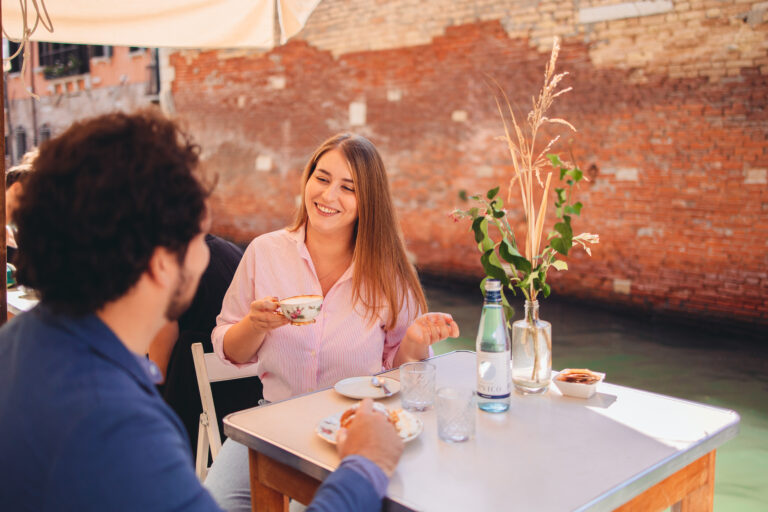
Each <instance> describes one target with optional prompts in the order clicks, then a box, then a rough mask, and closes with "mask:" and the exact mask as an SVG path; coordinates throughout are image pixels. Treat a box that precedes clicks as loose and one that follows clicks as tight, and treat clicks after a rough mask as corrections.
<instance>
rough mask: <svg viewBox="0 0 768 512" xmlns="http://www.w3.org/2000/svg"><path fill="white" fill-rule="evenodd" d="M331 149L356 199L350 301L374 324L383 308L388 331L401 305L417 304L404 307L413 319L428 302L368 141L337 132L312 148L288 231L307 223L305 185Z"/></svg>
mask: <svg viewBox="0 0 768 512" xmlns="http://www.w3.org/2000/svg"><path fill="white" fill-rule="evenodd" d="M333 149H338V150H339V151H341V153H342V155H344V158H346V160H347V162H348V164H349V168H350V171H351V173H352V181H353V182H354V184H355V196H356V198H357V222H356V223H355V230H354V235H353V237H354V244H355V248H354V254H353V258H354V262H355V270H354V274H353V277H352V286H353V300H354V301H356V302H357V301H360V302H362V304H363V305H365V307H366V308H367V310H368V318H369V320H370V321H373V320H375V319H376V317H377V315H378V313H379V311H381V309H382V308H383V307H385V306H387V307H388V309H389V318H387V319H386V326H385V329H387V330H390V329H392V328H394V326H395V325H396V323H397V315H398V313H399V312H400V310H401V309H402V307H403V305H404V304H405V301H411V300H412V299H413V300H414V301H415V302H416V304H409V306H410V308H411V311H412V313H413V314H414V318H415V316H418V314H419V312H421V313H424V312H426V311H427V301H426V299H425V298H424V291H423V290H422V289H421V283H419V278H418V276H417V274H416V270H415V269H414V268H413V265H411V264H410V262H409V261H408V258H407V256H406V254H405V244H404V242H403V236H402V234H401V232H400V226H399V224H398V221H397V214H396V213H395V208H394V206H393V204H392V198H391V196H390V193H389V182H388V181H387V172H386V170H385V168H384V162H383V161H382V159H381V156H380V155H379V152H378V151H377V150H376V147H375V146H374V145H373V144H372V143H371V141H369V140H368V139H366V138H365V137H362V136H360V135H353V134H351V133H340V134H338V135H334V136H333V137H331V138H330V139H328V140H326V141H325V142H323V144H322V145H321V146H320V147H319V148H317V149H316V150H315V153H314V154H313V155H312V158H310V160H309V162H307V166H306V167H305V168H304V174H303V175H302V178H301V199H302V200H301V203H300V206H299V210H298V212H297V213H296V220H295V221H294V223H293V225H292V226H291V227H290V228H288V229H289V230H290V231H296V230H297V229H299V228H301V227H302V226H305V225H306V223H307V220H308V216H307V207H306V204H305V203H304V191H305V189H306V187H307V182H308V181H309V179H310V178H311V177H312V173H314V172H315V167H317V162H318V160H320V157H322V156H323V155H324V154H325V153H327V152H328V151H330V150H333ZM409 292H410V293H409ZM414 306H416V307H415V308H414Z"/></svg>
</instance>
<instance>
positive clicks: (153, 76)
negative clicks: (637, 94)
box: [146, 49, 160, 96]
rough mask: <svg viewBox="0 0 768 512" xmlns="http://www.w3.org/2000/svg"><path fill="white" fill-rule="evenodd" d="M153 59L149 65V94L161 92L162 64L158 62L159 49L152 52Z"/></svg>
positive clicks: (147, 91)
mask: <svg viewBox="0 0 768 512" xmlns="http://www.w3.org/2000/svg"><path fill="white" fill-rule="evenodd" d="M150 56H151V58H152V59H151V61H150V62H149V64H148V65H147V89H146V93H147V96H157V95H158V94H160V66H159V65H158V62H157V50H156V49H155V50H152V51H151V52H150Z"/></svg>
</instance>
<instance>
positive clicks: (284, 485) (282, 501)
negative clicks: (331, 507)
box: [248, 450, 320, 512]
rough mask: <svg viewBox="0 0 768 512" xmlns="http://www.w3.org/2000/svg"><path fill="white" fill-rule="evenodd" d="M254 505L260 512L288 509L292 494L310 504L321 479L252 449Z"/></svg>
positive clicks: (250, 455)
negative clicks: (316, 478)
mask: <svg viewBox="0 0 768 512" xmlns="http://www.w3.org/2000/svg"><path fill="white" fill-rule="evenodd" d="M248 466H249V470H250V473H251V507H252V510H254V511H258V512H278V511H279V512H287V511H288V502H289V499H288V498H289V497H290V498H293V499H295V500H296V501H298V502H299V503H303V504H305V505H308V504H309V502H311V501H312V498H313V497H314V496H315V492H316V491H317V488H318V487H320V482H319V481H318V480H315V479H314V478H312V477H309V476H307V475H305V474H304V473H302V472H301V471H298V470H296V469H293V468H292V467H289V466H286V465H285V464H281V463H280V462H277V461H276V460H274V459H271V458H269V457H267V456H266V455H264V454H261V453H259V452H257V451H254V450H248Z"/></svg>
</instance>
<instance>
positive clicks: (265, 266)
mask: <svg viewBox="0 0 768 512" xmlns="http://www.w3.org/2000/svg"><path fill="white" fill-rule="evenodd" d="M301 197H302V198H303V201H302V202H301V205H300V206H299V210H298V213H297V216H296V220H295V221H294V223H293V225H292V226H291V227H289V228H287V229H283V230H280V231H275V232H272V233H267V234H265V235H262V236H259V237H258V238H256V239H255V240H253V241H252V242H251V244H250V245H249V246H248V248H247V249H246V251H245V254H244V256H243V259H242V261H241V262H240V265H239V267H238V269H237V271H236V272H235V276H234V278H233V280H232V284H231V285H230V287H229V290H228V291H227V294H226V295H225V297H224V301H223V304H222V310H221V313H220V314H219V316H218V318H217V321H216V323H217V325H216V328H215V329H214V330H213V333H212V342H213V347H214V351H215V352H216V353H217V354H218V355H219V356H220V357H221V358H222V359H224V360H225V361H229V362H231V363H234V364H253V363H256V364H258V365H259V366H260V370H259V377H260V378H261V380H262V383H263V386H264V398H265V399H266V400H268V401H277V400H283V399H286V398H289V397H292V396H296V395H299V394H302V393H306V392H309V391H314V390H316V389H321V388H324V387H328V386H332V385H333V384H335V383H336V382H337V381H338V380H340V379H343V378H346V377H352V376H359V375H372V374H374V373H378V372H381V371H382V370H388V369H391V368H396V367H398V366H400V365H401V364H402V363H405V362H408V361H416V360H420V359H424V358H426V357H429V355H430V354H431V348H430V345H432V344H433V343H435V342H437V341H440V340H442V339H445V338H447V337H456V336H458V335H459V327H458V325H457V324H456V322H454V321H453V319H452V318H451V316H450V315H446V314H442V313H426V311H427V305H426V300H425V298H424V292H423V290H422V289H421V284H420V283H419V279H418V276H417V275H416V271H415V269H414V268H413V266H412V265H411V264H410V263H409V262H408V259H407V257H406V253H405V244H404V242H403V238H402V235H401V233H400V230H399V227H398V223H397V218H396V214H395V209H394V206H393V204H392V199H391V197H390V191H389V185H388V181H387V176H386V171H385V168H384V163H383V162H382V160H381V157H380V155H379V153H378V151H377V150H376V148H375V147H374V145H373V144H372V143H371V142H370V141H368V140H367V139H366V138H364V137H361V136H358V135H352V134H339V135H336V136H334V137H331V138H330V139H328V140H327V141H325V142H324V143H323V144H322V145H321V146H320V147H319V148H318V149H317V150H316V151H315V153H314V154H313V155H312V158H311V159H310V160H309V162H308V163H307V166H306V167H305V169H304V174H303V176H302V195H301ZM303 294H317V295H323V297H324V299H323V305H322V311H321V313H320V315H319V316H318V317H317V319H316V322H315V323H314V324H311V325H306V326H301V327H296V326H287V324H288V323H289V321H288V320H287V319H286V318H285V317H284V316H282V315H280V314H278V313H276V310H277V308H278V303H277V297H281V298H286V297H291V296H295V295H303ZM247 467H248V462H247V450H246V449H245V447H243V446H242V445H238V444H236V443H233V442H232V441H227V442H225V443H224V446H223V447H222V451H221V452H220V454H219V456H218V458H217V459H216V461H215V462H214V464H213V466H212V468H211V472H210V473H209V475H208V478H207V479H206V482H205V484H206V487H208V489H209V490H210V491H211V492H212V494H213V495H214V498H216V500H217V501H218V502H219V505H220V506H222V507H223V508H225V509H227V510H240V509H242V510H246V509H247V510H250V503H249V493H248V469H247Z"/></svg>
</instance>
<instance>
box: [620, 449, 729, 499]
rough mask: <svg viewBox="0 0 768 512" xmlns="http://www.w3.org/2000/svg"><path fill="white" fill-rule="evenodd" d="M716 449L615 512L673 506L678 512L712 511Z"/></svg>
mask: <svg viewBox="0 0 768 512" xmlns="http://www.w3.org/2000/svg"><path fill="white" fill-rule="evenodd" d="M714 495H715V450H712V451H711V452H709V453H708V454H706V455H704V456H703V457H701V458H700V459H698V460H695V461H693V462H692V463H690V464H689V465H687V466H686V467H684V468H683V469H681V470H680V471H678V472H677V473H675V474H673V475H670V476H669V477H667V478H666V479H665V480H662V481H661V482H659V483H658V484H656V485H654V486H653V487H651V488H650V489H648V490H646V491H645V492H643V493H642V494H640V495H638V496H635V497H634V498H633V499H632V500H630V501H628V502H627V503H625V504H624V505H622V506H620V507H619V508H617V509H616V510H615V511H614V512H635V511H637V512H641V511H642V512H646V511H653V510H664V509H666V508H667V507H673V511H674V512H712V505H713V503H712V502H713V499H714Z"/></svg>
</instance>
